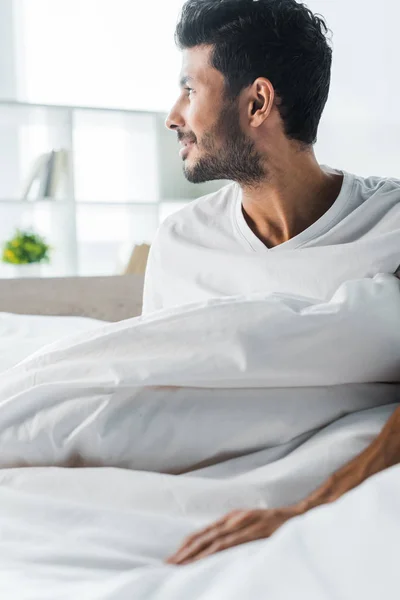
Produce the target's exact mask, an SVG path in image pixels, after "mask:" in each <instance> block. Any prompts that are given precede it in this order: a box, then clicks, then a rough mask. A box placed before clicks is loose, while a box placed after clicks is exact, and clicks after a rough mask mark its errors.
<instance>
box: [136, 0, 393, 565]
mask: <svg viewBox="0 0 400 600" xmlns="http://www.w3.org/2000/svg"><path fill="white" fill-rule="evenodd" d="M327 31H328V30H327V27H326V25H325V23H324V21H323V19H322V18H320V17H318V16H315V15H314V14H313V13H312V12H311V11H310V10H309V9H307V8H306V6H304V5H302V4H299V3H297V2H295V0H257V1H256V0H189V1H188V2H186V4H185V5H184V7H183V10H182V13H181V18H180V21H179V23H178V25H177V29H176V41H177V44H178V46H179V48H180V49H181V51H182V58H183V64H182V72H181V76H180V88H181V89H180V94H179V97H178V98H177V101H176V103H175V105H174V106H173V107H172V109H171V112H170V114H169V116H168V118H167V121H166V125H167V127H168V128H169V129H170V130H171V131H172V132H174V133H175V134H176V136H177V141H178V142H179V143H180V144H181V149H180V156H181V158H182V161H183V169H184V173H185V176H186V178H187V179H188V180H189V181H191V182H193V183H200V182H205V181H211V180H221V179H222V180H223V179H226V180H230V181H231V182H232V183H229V184H228V185H226V186H225V187H223V188H222V189H221V190H219V191H217V192H214V193H212V194H209V195H208V196H205V197H202V198H199V199H197V200H195V201H193V202H191V203H190V204H189V205H187V206H186V207H185V208H184V209H182V210H180V211H178V212H177V213H174V214H173V215H171V216H170V217H168V218H167V219H166V220H165V221H164V222H163V223H162V225H161V226H160V227H159V229H158V232H157V235H156V236H155V239H154V241H153V244H152V246H151V250H150V254H149V259H148V265H147V270H146V275H145V287H144V296H143V314H146V313H149V312H151V311H154V310H158V309H163V308H168V307H173V306H179V305H182V304H185V303H190V302H198V301H200V300H204V299H208V298H213V297H224V296H230V295H236V294H245V293H251V292H258V291H263V292H269V291H270V292H273V291H282V290H284V289H285V286H284V283H285V281H289V282H290V286H291V287H290V290H291V291H294V292H295V293H297V294H300V295H301V294H302V295H304V296H306V297H314V298H318V297H320V298H324V294H323V293H321V289H320V286H321V281H320V280H321V278H318V277H317V276H316V275H315V273H316V272H317V271H316V269H317V266H318V260H321V261H322V258H320V257H321V256H323V251H322V249H323V248H324V247H326V246H329V248H330V252H331V255H333V256H334V252H335V248H338V249H342V248H343V244H346V251H347V250H348V253H347V254H346V261H343V260H341V261H337V262H338V264H336V265H334V267H335V268H332V269H328V268H326V267H327V265H324V264H323V263H322V266H323V267H325V271H324V272H325V273H329V274H326V276H325V279H329V278H331V279H332V282H331V283H332V285H334V284H337V285H339V284H340V283H341V282H342V281H344V280H346V279H351V278H360V277H366V276H371V274H376V273H377V272H379V269H380V267H381V264H380V262H379V259H378V255H377V252H378V250H379V249H378V248H377V246H378V245H377V244H373V243H371V244H369V245H368V248H369V249H368V250H367V251H365V252H363V253H360V252H357V251H353V250H352V249H353V248H354V247H356V242H357V240H359V239H361V238H362V239H363V240H365V239H368V238H369V237H370V239H373V237H374V232H375V231H376V230H377V229H379V227H380V226H381V223H382V221H383V220H384V219H385V216H386V215H387V214H388V213H389V211H391V210H393V209H395V208H396V206H397V205H398V203H399V200H400V181H399V180H398V179H394V178H393V179H382V178H379V177H369V178H366V179H365V178H363V177H360V176H357V175H354V174H351V173H347V172H345V171H343V170H337V169H332V168H329V167H326V166H321V165H320V164H319V163H318V161H317V159H316V156H315V153H314V149H313V146H314V144H315V142H316V139H317V131H318V126H319V122H320V119H321V115H322V112H323V109H324V107H325V104H326V101H327V98H328V93H329V87H330V75H331V62H332V50H331V48H330V46H329V44H328V41H327V37H326V34H327ZM399 245H400V240H399ZM305 248H313V249H314V250H315V252H313V257H314V261H315V264H308V263H307V264H305V265H303V267H302V268H300V269H295V268H294V267H293V269H292V270H291V271H290V272H285V273H279V277H281V279H280V282H281V285H280V288H279V289H278V290H276V289H275V287H274V285H275V283H274V281H276V279H275V280H274V279H273V278H272V277H271V272H273V270H274V268H275V270H278V271H279V269H277V267H276V266H275V267H274V265H276V264H278V261H279V258H280V256H281V255H282V253H285V251H287V250H288V251H291V252H293V257H294V256H300V257H301V252H302V250H303V249H305ZM338 255H339V253H338ZM308 256H310V254H309V255H308ZM340 256H342V254H340ZM300 264H301V263H300ZM320 266H321V265H320ZM396 266H397V265H393V269H392V271H391V272H393V271H395V269H396ZM314 269H315V270H314ZM320 272H321V271H320ZM334 273H336V274H337V280H333V277H334ZM285 278H286V279H285ZM282 282H283V283H282ZM399 460H400V411H399V410H397V411H395V412H394V413H393V416H392V417H391V418H390V419H389V421H388V422H387V424H386V426H385V428H384V429H383V431H382V432H381V434H380V436H379V437H378V438H377V439H376V440H375V441H374V443H373V444H372V445H371V446H370V447H369V448H367V449H366V450H365V451H364V452H363V453H362V454H361V455H360V456H358V457H356V458H354V460H353V461H351V462H350V463H349V464H348V465H345V466H344V467H343V468H342V470H341V471H339V472H338V473H335V474H332V476H331V477H330V478H329V480H328V481H327V482H326V483H325V484H323V485H322V486H321V487H320V488H319V489H318V490H317V491H316V492H315V493H314V494H312V495H311V496H310V497H309V498H306V499H304V500H303V501H302V502H300V503H299V504H297V505H295V506H290V507H282V508H280V509H276V510H250V511H243V510H242V511H236V512H234V513H232V514H229V515H227V516H226V517H224V518H223V519H221V520H220V521H218V522H217V523H215V524H212V525H211V526H210V527H209V528H207V529H206V530H205V531H202V532H199V533H196V534H194V535H193V536H192V537H191V538H189V539H188V540H186V542H185V543H184V544H183V546H182V547H181V548H180V549H179V550H178V552H177V553H176V554H175V555H174V556H173V557H170V559H169V561H168V562H170V563H171V564H186V563H188V562H191V561H193V560H197V559H199V558H202V557H204V556H208V555H209V554H212V553H214V552H217V551H220V550H223V549H226V548H230V547H232V546H235V545H237V544H241V543H244V542H248V541H252V540H255V539H259V538H263V537H268V536H269V535H271V534H272V533H273V532H274V531H275V530H276V529H277V528H278V527H280V526H281V525H282V524H283V523H285V522H286V521H287V520H288V519H290V518H292V517H294V516H297V515H300V514H302V513H304V512H305V511H307V510H310V509H311V508H313V507H315V506H318V505H319V504H323V503H326V502H332V501H334V500H336V499H337V498H339V497H340V496H341V495H342V494H344V493H345V492H347V491H349V490H351V489H352V488H354V487H355V486H357V485H359V484H360V483H361V482H362V481H364V480H365V479H366V478H367V477H369V476H371V475H373V474H374V473H377V472H378V471H380V470H382V469H385V468H387V467H389V466H392V465H394V464H397V463H398V462H399Z"/></svg>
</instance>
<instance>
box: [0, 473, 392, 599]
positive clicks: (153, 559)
mask: <svg viewBox="0 0 400 600" xmlns="http://www.w3.org/2000/svg"><path fill="white" fill-rule="evenodd" d="M137 475H138V474H137V473H135V472H131V471H124V470H119V469H78V470H70V469H38V470H36V469H35V470H33V469H20V470H13V471H10V472H8V473H5V471H3V473H2V475H1V477H2V484H1V486H0V507H1V510H0V531H1V541H0V597H1V598H7V600H8V599H10V600H11V599H12V600H71V599H72V598H79V599H82V600H83V599H84V600H188V599H190V600H247V599H251V600H266V599H267V600H289V599H292V598H296V599H298V600H339V599H340V600H354V599H357V600H359V599H360V600H376V599H377V598H384V599H385V600H398V598H399V582H398V543H399V542H398V540H399V535H400V518H399V508H398V507H399V505H400V467H393V468H392V469H389V470H387V471H385V472H383V473H381V474H379V475H377V476H375V477H372V478H370V479H369V480H368V481H367V482H365V484H363V485H362V486H360V487H359V488H357V489H355V490H354V491H352V492H350V493H348V494H347V495H346V496H343V497H342V498H341V499H340V500H338V501H337V502H335V503H334V504H332V505H327V506H323V507H319V508H317V509H314V510H313V511H310V512H309V513H307V514H306V515H304V516H302V517H298V518H296V519H293V520H292V521H290V522H288V523H286V525H284V526H283V527H282V528H281V529H280V530H278V531H277V532H276V533H275V534H274V535H273V536H272V537H271V538H270V539H269V540H261V541H257V542H252V543H249V544H245V545H242V546H239V547H237V548H232V549H230V550H226V551H224V552H221V553H219V554H216V555H214V556H211V557H209V558H208V559H205V560H203V561H199V562H197V563H194V564H193V565H188V566H185V567H175V566H169V565H166V564H164V563H163V559H164V557H165V556H166V555H167V554H168V553H170V551H171V548H175V547H177V546H178V545H179V544H180V543H181V541H182V537H183V536H185V535H187V534H189V533H192V529H193V526H194V525H197V526H199V525H201V524H202V523H201V521H197V522H194V521H193V520H190V519H188V518H185V517H184V515H183V514H178V515H177V514H174V512H173V511H172V512H170V511H169V506H168V504H167V505H166V506H165V507H164V511H163V513H162V514H156V513H154V512H153V511H152V508H151V506H150V507H149V508H147V509H146V508H142V510H137V508H136V494H137V491H138V487H140V481H138V479H137ZM159 477H161V476H159ZM158 487H159V488H160V489H162V487H163V485H162V481H159V483H158ZM155 493H156V492H155ZM149 498H151V496H149ZM204 522H205V519H203V523H204Z"/></svg>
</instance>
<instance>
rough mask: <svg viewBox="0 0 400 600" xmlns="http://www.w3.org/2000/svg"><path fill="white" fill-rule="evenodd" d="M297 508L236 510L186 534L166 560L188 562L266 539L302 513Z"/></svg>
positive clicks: (168, 561)
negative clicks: (181, 542) (189, 534)
mask: <svg viewBox="0 0 400 600" xmlns="http://www.w3.org/2000/svg"><path fill="white" fill-rule="evenodd" d="M301 512H302V511H301V510H300V509H298V508H296V507H289V508H283V509H273V510H265V509H263V510H235V511H233V512H231V513H229V514H228V515H226V516H225V517H223V518H222V519H220V520H219V521H217V522H216V523H213V525H211V526H210V527H207V528H206V529H204V530H203V531H200V532H198V533H195V534H194V535H191V536H190V537H188V538H187V539H186V540H185V541H184V543H183V545H182V546H181V547H180V548H179V550H178V551H177V552H176V553H175V554H174V555H173V556H170V557H169V558H168V560H167V561H166V562H167V563H168V564H171V565H187V564H189V563H191V562H194V561H196V560H199V559H200V558H205V557H206V556H210V555H211V554H214V553H215V552H220V551H221V550H226V549H227V548H232V547H233V546H238V545H239V544H244V543H246V542H253V541H254V540H259V539H263V538H268V537H269V536H270V535H272V534H273V533H274V531H276V530H277V529H278V528H279V527H280V526H281V525H283V523H286V521H288V520H289V519H291V518H292V517H295V516H297V515H299V514H301Z"/></svg>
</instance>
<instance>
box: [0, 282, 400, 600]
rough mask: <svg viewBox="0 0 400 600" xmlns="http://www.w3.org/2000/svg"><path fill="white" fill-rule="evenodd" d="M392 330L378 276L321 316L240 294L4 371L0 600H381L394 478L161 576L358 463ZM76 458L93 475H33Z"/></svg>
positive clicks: (395, 390)
mask: <svg viewBox="0 0 400 600" xmlns="http://www.w3.org/2000/svg"><path fill="white" fill-rule="evenodd" d="M399 331H400V282H399V281H398V280H397V279H396V278H395V277H393V276H391V275H384V274H379V275H377V276H375V277H374V278H368V279H359V280H352V281H347V282H345V283H343V284H342V285H341V286H340V287H339V288H338V289H337V291H336V292H335V294H334V295H333V296H332V297H331V298H329V299H328V300H327V301H325V302H322V301H316V300H312V299H307V298H303V297H296V296H293V295H288V294H256V295H252V296H247V297H245V296H243V297H239V296H237V297H229V298H226V299H215V300H209V301H207V302H202V303H198V304H191V305H187V306H184V307H180V308H176V309H169V310H164V311H158V312H156V313H153V314H150V315H147V316H146V317H144V316H143V317H137V318H135V319H131V320H128V321H124V322H121V323H118V324H108V325H96V327H95V328H94V329H92V330H91V331H86V332H84V333H81V334H78V335H76V336H73V337H69V338H64V339H63V340H62V341H60V342H55V343H54V344H52V345H50V346H46V347H45V348H42V349H41V350H38V351H37V352H36V353H35V354H34V355H33V356H31V357H28V358H26V359H25V360H23V361H22V362H21V363H19V364H18V365H16V366H15V367H13V368H11V369H9V370H7V371H5V372H3V373H2V375H1V378H0V448H1V457H0V458H1V464H2V466H7V467H8V468H7V469H3V470H2V471H0V484H1V485H0V532H1V541H0V592H1V597H5V598H13V599H14V598H15V599H25V598H26V599H29V600H31V599H33V598H35V599H36V598H37V599H39V598H40V599H47V598H52V599H56V598H57V599H58V598H60V599H61V598H77V597H79V598H85V600H86V599H92V598H93V600H94V599H96V600H110V599H111V598H113V599H114V598H115V599H117V598H118V599H125V598H126V599H128V598H129V599H132V598H134V599H135V600H136V599H137V600H142V599H143V600H144V599H148V598H149V599H153V598H154V599H156V600H159V599H160V600H181V599H182V600H183V599H185V600H186V599H190V600H192V599H193V600H195V599H200V598H201V599H203V598H207V600H209V599H210V600H213V599H214V598H215V599H218V600H219V599H222V598H224V599H225V598H229V599H231V598H232V599H234V600H239V599H240V600H242V599H243V598H251V599H256V600H257V599H261V598H263V599H264V598H268V599H272V600H278V599H279V600H280V599H282V600H283V599H285V600H288V599H289V598H292V597H296V598H307V600H313V599H314V598H315V600H317V599H318V600H320V599H323V598H327V599H329V600H333V599H336V598H341V599H342V598H363V599H368V598H371V599H372V598H376V597H385V598H392V597H393V598H397V597H398V594H399V590H398V587H397V589H396V587H395V579H394V578H395V569H394V567H395V564H394V563H395V558H394V557H395V556H396V550H395V547H396V546H397V545H398V535H399V532H400V516H399V511H398V506H399V504H400V479H399V475H400V473H399V469H398V468H393V469H391V470H389V471H386V472H384V473H382V474H380V475H378V476H376V477H373V478H371V479H370V480H369V481H367V482H366V483H365V484H364V485H363V486H361V487H359V488H358V489H356V490H354V491H353V492H351V493H349V494H348V495H346V496H345V497H343V498H342V499H341V500H340V501H338V502H336V503H334V504H333V505H331V506H326V507H321V508H318V509H315V510H314V511H311V512H310V513H308V514H307V515H305V516H303V517H300V518H298V519H295V520H293V521H291V522H289V523H287V524H286V526H284V527H283V528H282V529H281V530H279V531H278V532H277V533H276V534H275V535H274V536H272V538H271V539H270V540H264V541H260V542H255V543H252V544H246V545H244V546H242V547H239V548H235V549H231V550H228V551H225V552H223V553H221V554H219V555H216V556H213V557H210V558H209V559H207V560H205V561H202V562H199V563H196V564H194V565H192V566H188V567H172V566H166V565H165V564H164V563H163V559H164V558H166V556H168V555H169V554H171V553H172V551H174V550H175V549H176V548H177V546H178V545H179V544H180V543H181V541H182V539H183V537H184V536H186V535H187V534H189V533H191V532H192V531H193V530H194V529H197V528H200V527H203V526H204V525H206V524H207V523H209V522H210V521H212V520H214V519H216V518H218V517H220V516H222V515H223V514H225V513H226V512H228V511H229V510H231V509H233V508H242V507H273V506H278V505H284V504H289V503H291V502H295V501H296V500H299V499H300V498H302V497H304V496H305V495H306V494H308V493H309V492H311V491H312V490H313V489H315V488H316V487H317V486H318V485H319V484H320V483H321V482H322V481H323V480H324V479H325V478H326V477H327V476H328V475H329V474H330V473H331V472H332V471H334V470H336V469H337V468H339V467H340V466H341V465H342V464H344V463H345V462H347V461H348V460H350V458H352V457H353V456H355V455H356V454H358V453H359V452H360V451H361V450H362V449H363V448H365V447H366V446H367V445H368V444H369V443H370V442H371V441H372V439H373V438H374V437H375V436H376V435H377V434H378V433H379V431H380V430H381V428H382V426H383V424H384V423H385V422H386V420H387V419H388V418H389V416H390V415H391V413H392V412H393V410H394V409H395V408H396V407H397V406H398V402H399V401H400V398H399V383H400V369H399V365H400V336H399V333H398V332H399ZM77 456H80V457H81V458H82V460H83V461H85V462H87V463H88V464H89V465H93V467H96V466H97V465H102V468H87V469H62V468H56V467H54V466H50V465H63V464H68V461H71V460H75V459H76V457H77ZM26 464H33V465H36V467H35V468H34V469H32V468H20V467H21V465H26ZM17 467H19V468H17ZM115 467H118V468H115ZM395 544H396V546H395ZM396 568H397V561H396Z"/></svg>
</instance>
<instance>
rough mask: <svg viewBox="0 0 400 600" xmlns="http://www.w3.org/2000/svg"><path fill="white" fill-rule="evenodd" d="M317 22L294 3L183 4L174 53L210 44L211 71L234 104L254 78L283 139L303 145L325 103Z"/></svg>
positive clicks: (327, 58) (323, 40)
mask: <svg viewBox="0 0 400 600" xmlns="http://www.w3.org/2000/svg"><path fill="white" fill-rule="evenodd" d="M327 32H328V28H327V26H326V24H325V21H324V19H323V18H322V17H320V16H317V15H314V14H313V13H312V12H311V10H309V9H308V8H307V7H306V6H305V5H304V4H299V3H298V2H296V1H295V0H188V1H187V2H186V3H185V5H184V6H183V8H182V12H181V14H180V20H179V22H178V24H177V27H176V32H175V42H176V45H177V46H178V48H179V49H180V50H183V49H186V48H193V47H195V46H199V45H201V44H205V45H212V46H213V50H212V53H211V66H212V67H214V68H215V69H217V70H218V71H220V72H221V73H222V74H223V75H224V78H225V96H226V99H227V100H232V101H234V100H235V99H236V98H237V97H238V96H239V94H240V92H241V91H242V90H243V89H244V88H246V87H248V86H250V85H251V84H252V83H253V82H254V80H255V79H257V77H266V78H267V79H269V80H270V81H271V83H272V85H273V86H274V89H275V92H276V94H277V98H278V102H277V106H278V110H279V112H280V115H281V118H282V120H283V123H284V130H285V133H286V135H287V137H288V138H290V139H294V140H298V141H299V142H302V144H303V145H306V146H309V145H312V144H314V143H315V142H316V140H317V130H318V125H319V122H320V119H321V115H322V112H323V110H324V107H325V104H326V101H327V99H328V93H329V87H330V79H331V65H332V50H331V48H330V46H329V44H328V41H327V37H326V34H327Z"/></svg>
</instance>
